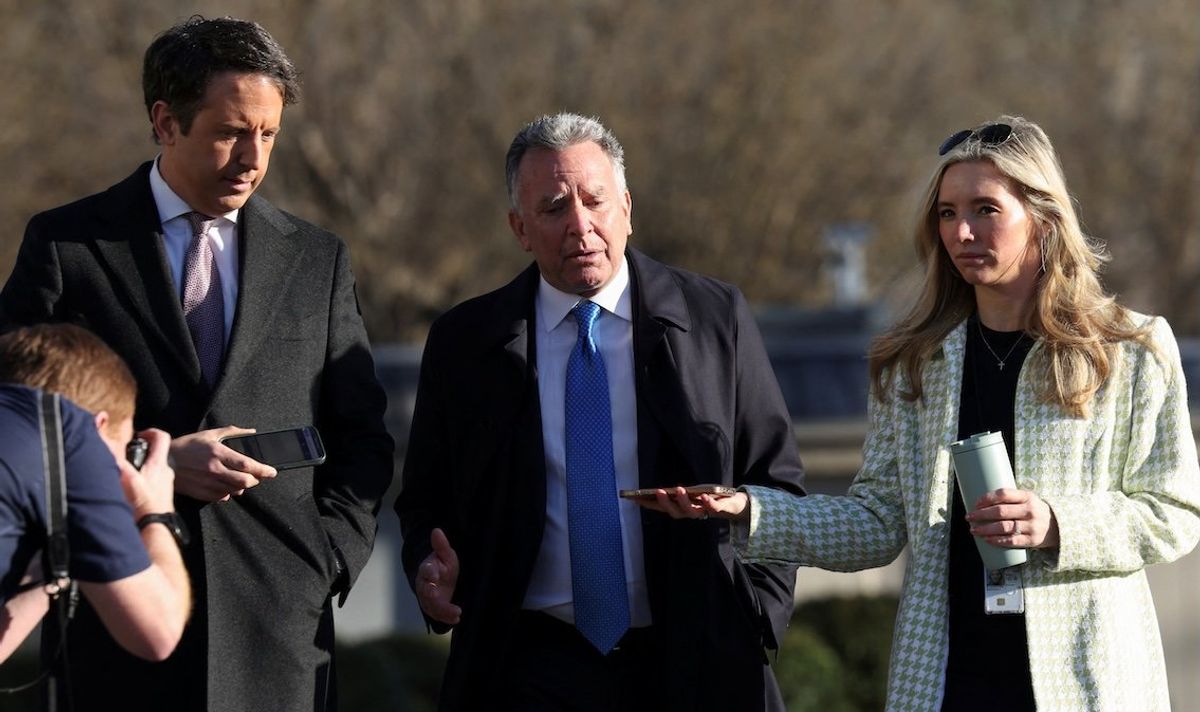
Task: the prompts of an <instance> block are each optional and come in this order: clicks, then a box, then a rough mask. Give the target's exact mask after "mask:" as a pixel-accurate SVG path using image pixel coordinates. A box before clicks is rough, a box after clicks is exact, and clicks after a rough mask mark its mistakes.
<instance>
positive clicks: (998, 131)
mask: <svg viewBox="0 0 1200 712" xmlns="http://www.w3.org/2000/svg"><path fill="white" fill-rule="evenodd" d="M1009 136H1012V127H1011V126H1009V125H1008V124H988V125H987V126H984V127H983V128H980V129H963V130H962V131H958V132H956V133H953V134H951V135H950V138H948V139H946V140H945V141H942V145H941V146H939V147H938V155H939V156H944V155H946V154H947V153H950V152H951V151H953V150H954V149H955V147H957V146H958V145H959V144H960V143H962V142H964V141H967V140H969V139H978V141H979V142H980V143H982V144H985V145H987V146H998V145H1000V144H1002V143H1004V142H1005V141H1007V140H1008V137H1009Z"/></svg>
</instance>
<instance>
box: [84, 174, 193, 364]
mask: <svg viewBox="0 0 1200 712" xmlns="http://www.w3.org/2000/svg"><path fill="white" fill-rule="evenodd" d="M150 165H151V164H150V163H149V162H147V163H145V164H143V165H142V166H141V167H140V168H138V170H137V171H135V172H134V174H133V175H132V176H130V177H129V178H126V179H125V180H124V181H122V182H120V183H118V184H117V185H115V186H113V187H112V188H111V189H109V196H110V200H108V201H105V203H104V204H103V205H104V208H103V209H102V214H101V215H100V218H101V223H102V224H103V225H104V226H105V229H104V231H103V232H102V234H99V235H97V236H96V239H95V243H94V244H95V245H96V253H97V258H98V260H99V261H100V262H101V263H102V266H104V267H105V268H107V271H108V274H109V278H110V280H111V281H112V283H113V285H114V288H115V289H118V290H123V291H124V292H125V294H126V295H127V296H128V297H129V303H130V304H131V306H132V308H133V311H134V312H135V315H136V316H137V317H140V319H139V321H140V323H141V324H142V328H143V329H145V330H146V331H147V332H150V333H152V334H154V335H156V336H157V337H158V338H159V339H160V340H161V341H162V342H163V345H164V347H165V350H166V351H167V352H168V353H169V354H171V356H172V357H174V359H175V360H176V361H177V362H178V363H179V366H180V367H181V368H182V369H183V370H184V372H185V373H187V374H188V375H189V376H190V377H191V378H192V380H197V381H198V380H199V378H200V362H199V360H198V359H197V358H196V351H195V349H193V348H192V337H191V335H190V334H189V333H188V329H187V323H186V322H185V321H184V319H183V307H182V306H181V305H180V302H179V293H178V292H177V291H176V288H175V284H174V281H173V280H172V278H171V273H170V270H169V268H168V266H167V256H166V250H165V248H164V247H163V233H162V223H160V222H159V219H158V208H157V207H156V206H155V204H154V196H153V194H152V193H151V192H150V177H149V176H150Z"/></svg>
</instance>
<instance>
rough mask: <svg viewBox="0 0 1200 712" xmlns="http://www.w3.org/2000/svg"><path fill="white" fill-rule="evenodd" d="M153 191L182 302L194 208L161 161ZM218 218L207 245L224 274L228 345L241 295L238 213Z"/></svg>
mask: <svg viewBox="0 0 1200 712" xmlns="http://www.w3.org/2000/svg"><path fill="white" fill-rule="evenodd" d="M150 192H151V193H152V194H153V195H154V204H155V206H157V207H158V219H159V221H160V222H161V223H162V228H163V247H165V248H166V251H167V263H168V265H169V266H170V268H171V278H172V279H174V280H175V291H176V292H177V293H178V294H179V298H180V300H181V301H182V299H183V262H184V259H185V258H186V256H187V250H188V246H189V245H191V244H192V225H191V223H190V222H188V219H187V214H188V213H190V212H192V208H191V206H189V205H188V204H187V203H185V202H184V200H183V198H180V197H179V195H177V194H176V193H175V191H173V190H171V186H169V185H167V181H165V180H163V177H162V173H159V171H158V159H155V161H154V165H153V166H152V167H151V168H150ZM210 217H213V218H215V220H214V221H213V225H212V227H210V228H209V229H208V244H209V245H210V246H211V247H212V252H213V258H214V259H215V260H216V262H217V271H218V272H219V273H220V274H221V297H222V300H223V301H224V303H225V343H226V344H228V343H229V332H230V331H231V330H232V329H233V313H234V310H235V309H237V294H238V258H237V256H238V242H237V240H238V235H237V221H238V211H237V210H233V211H230V212H228V213H225V214H224V215H213V216H210Z"/></svg>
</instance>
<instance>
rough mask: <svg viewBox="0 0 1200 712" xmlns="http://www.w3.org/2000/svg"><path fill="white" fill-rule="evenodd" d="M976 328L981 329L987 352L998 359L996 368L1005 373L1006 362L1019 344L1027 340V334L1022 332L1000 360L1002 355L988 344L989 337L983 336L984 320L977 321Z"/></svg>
mask: <svg viewBox="0 0 1200 712" xmlns="http://www.w3.org/2000/svg"><path fill="white" fill-rule="evenodd" d="M975 326H977V327H979V338H981V339H983V345H984V346H985V347H987V350H988V351H990V352H991V353H992V356H993V357H994V358H995V359H996V366H997V367H998V368H999V369H1000V370H1001V371H1003V370H1004V362H1005V361H1007V360H1008V357H1009V356H1012V354H1013V351H1016V350H1017V344H1019V343H1021V342H1022V341H1024V340H1025V333H1024V332H1022V333H1021V335H1020V336H1018V337H1017V340H1016V341H1014V342H1013V344H1012V346H1010V347H1008V353H1006V354H1004V358H1000V354H998V353H996V349H993V348H992V345H991V344H989V343H988V340H987V337H986V336H984V335H983V320H982V319H976V320H975Z"/></svg>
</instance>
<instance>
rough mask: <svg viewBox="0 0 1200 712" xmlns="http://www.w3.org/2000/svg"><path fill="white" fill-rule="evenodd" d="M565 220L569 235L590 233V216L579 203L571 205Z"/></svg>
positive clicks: (576, 201)
mask: <svg viewBox="0 0 1200 712" xmlns="http://www.w3.org/2000/svg"><path fill="white" fill-rule="evenodd" d="M566 218H567V232H568V233H570V234H571V235H586V234H588V233H589V232H591V231H592V216H591V214H590V213H589V212H588V209H587V207H586V206H584V205H583V203H582V202H581V201H579V200H575V201H574V202H572V203H571V207H570V208H569V209H568V210H567V216H566Z"/></svg>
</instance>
